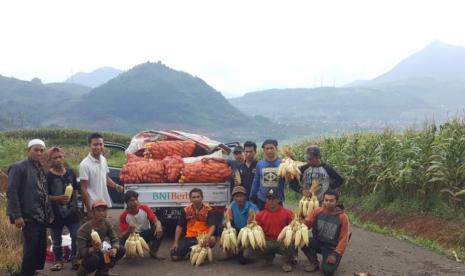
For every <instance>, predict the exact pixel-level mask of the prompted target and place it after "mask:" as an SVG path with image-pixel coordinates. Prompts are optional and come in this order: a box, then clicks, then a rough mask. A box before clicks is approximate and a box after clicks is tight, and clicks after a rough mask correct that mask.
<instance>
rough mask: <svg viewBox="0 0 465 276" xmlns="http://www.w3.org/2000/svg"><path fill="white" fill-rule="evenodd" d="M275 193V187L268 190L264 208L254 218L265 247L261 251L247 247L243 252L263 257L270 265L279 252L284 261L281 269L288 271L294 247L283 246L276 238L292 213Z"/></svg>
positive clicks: (247, 254) (290, 220)
mask: <svg viewBox="0 0 465 276" xmlns="http://www.w3.org/2000/svg"><path fill="white" fill-rule="evenodd" d="M277 194H278V193H277V191H276V190H275V189H269V190H268V192H267V194H266V206H265V209H263V210H262V211H260V212H259V213H258V214H257V216H256V218H255V220H256V221H257V223H258V224H259V225H260V226H261V227H262V229H263V232H264V233H265V238H266V248H265V249H264V250H263V251H262V250H260V249H257V250H249V249H247V250H246V251H245V252H244V257H247V258H250V257H252V258H253V257H264V258H265V260H266V262H267V263H268V264H269V265H270V266H271V265H272V263H273V259H274V257H275V255H276V254H280V255H282V256H283V258H284V262H283V263H282V265H281V268H282V270H283V271H285V272H290V271H292V263H293V259H294V257H293V255H294V249H293V247H292V246H290V247H288V248H285V247H284V245H283V244H282V243H281V242H279V241H278V240H277V239H278V236H279V233H281V231H282V230H283V228H284V227H286V226H287V225H288V224H290V223H291V222H292V217H293V214H292V212H291V211H290V210H288V209H285V208H284V207H282V206H281V205H280V204H279V203H280V201H279V197H278V196H277Z"/></svg>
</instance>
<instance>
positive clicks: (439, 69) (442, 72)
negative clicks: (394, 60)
mask: <svg viewBox="0 0 465 276" xmlns="http://www.w3.org/2000/svg"><path fill="white" fill-rule="evenodd" d="M426 78H431V79H434V80H436V81H454V80H465V47H461V46H453V45H449V44H446V43H443V42H440V41H433V42H431V43H430V44H428V45H427V46H426V47H425V48H424V49H423V50H421V51H419V52H417V53H415V54H413V55H411V56H409V57H407V58H405V59H404V60H402V61H401V62H399V63H398V64H397V65H396V66H394V68H392V69H391V70H390V71H388V72H386V73H385V74H382V75H381V76H379V77H377V78H375V79H373V80H372V82H374V83H386V82H392V81H402V80H407V79H426Z"/></svg>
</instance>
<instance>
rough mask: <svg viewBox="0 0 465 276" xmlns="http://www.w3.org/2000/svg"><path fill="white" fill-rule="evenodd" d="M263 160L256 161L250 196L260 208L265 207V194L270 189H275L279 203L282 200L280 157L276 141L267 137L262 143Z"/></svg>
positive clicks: (282, 184)
mask: <svg viewBox="0 0 465 276" xmlns="http://www.w3.org/2000/svg"><path fill="white" fill-rule="evenodd" d="M262 149H263V153H264V156H265V160H260V161H259V162H258V163H257V167H256V171H255V177H254V179H253V182H252V191H251V192H250V198H251V200H252V201H253V202H255V204H256V205H257V206H258V208H259V209H260V210H263V209H264V208H265V202H266V195H267V194H268V191H269V190H270V189H273V190H274V191H276V195H277V197H278V200H279V202H280V204H281V205H282V203H283V202H284V179H283V178H280V177H279V176H278V167H279V164H281V159H279V158H278V141H276V140H274V139H267V140H265V142H263V144H262Z"/></svg>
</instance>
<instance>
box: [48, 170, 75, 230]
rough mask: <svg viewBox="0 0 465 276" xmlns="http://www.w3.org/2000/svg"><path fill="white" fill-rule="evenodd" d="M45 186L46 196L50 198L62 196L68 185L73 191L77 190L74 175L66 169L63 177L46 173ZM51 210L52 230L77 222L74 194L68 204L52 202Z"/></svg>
mask: <svg viewBox="0 0 465 276" xmlns="http://www.w3.org/2000/svg"><path fill="white" fill-rule="evenodd" d="M47 185H48V194H49V195H52V196H61V195H63V194H64V193H65V189H66V186H68V185H71V186H72V187H73V189H74V190H75V191H76V190H77V189H78V186H77V181H76V175H75V174H74V172H73V171H72V170H71V169H67V170H66V173H65V174H64V175H57V174H54V173H52V172H50V171H49V172H48V173H47ZM52 209H53V214H54V217H55V220H54V222H53V223H52V225H51V227H52V228H53V226H55V225H56V226H61V225H63V224H71V223H75V222H77V221H79V214H78V210H77V198H76V196H75V193H73V195H72V196H71V198H70V200H69V201H68V203H62V202H57V201H52Z"/></svg>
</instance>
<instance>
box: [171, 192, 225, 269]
mask: <svg viewBox="0 0 465 276" xmlns="http://www.w3.org/2000/svg"><path fill="white" fill-rule="evenodd" d="M189 199H190V201H191V204H190V205H189V206H187V207H185V208H184V209H183V210H182V211H181V216H180V218H179V221H178V225H177V226H176V233H175V236H174V242H173V245H172V246H171V260H173V261H179V260H181V259H183V258H184V257H185V256H186V255H187V254H188V253H189V251H190V250H191V246H193V245H195V244H197V236H198V235H200V234H204V235H205V245H208V247H210V248H213V247H214V246H215V244H216V238H215V237H214V236H213V233H214V232H215V217H214V214H213V212H212V208H211V207H210V206H208V205H207V204H205V203H203V192H202V190H200V189H199V188H194V189H192V190H191V191H190V192H189ZM184 231H185V235H184V237H182V239H181V236H182V234H183V232H184Z"/></svg>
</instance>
